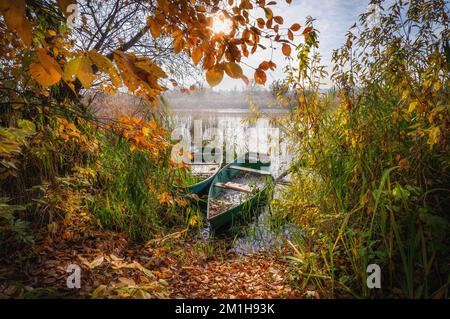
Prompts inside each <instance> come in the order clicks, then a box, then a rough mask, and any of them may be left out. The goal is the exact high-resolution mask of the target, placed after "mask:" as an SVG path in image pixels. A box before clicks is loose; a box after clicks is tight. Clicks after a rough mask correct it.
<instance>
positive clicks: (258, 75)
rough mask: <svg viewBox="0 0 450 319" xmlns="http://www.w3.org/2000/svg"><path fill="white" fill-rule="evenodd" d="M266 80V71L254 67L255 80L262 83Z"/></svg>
mask: <svg viewBox="0 0 450 319" xmlns="http://www.w3.org/2000/svg"><path fill="white" fill-rule="evenodd" d="M266 81H267V76H266V72H264V71H263V70H261V69H256V71H255V82H256V83H258V84H262V85H264V84H265V83H266Z"/></svg>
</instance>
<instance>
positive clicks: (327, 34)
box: [217, 0, 369, 90]
mask: <svg viewBox="0 0 450 319" xmlns="http://www.w3.org/2000/svg"><path fill="white" fill-rule="evenodd" d="M277 2H278V4H277V5H276V6H273V7H272V9H273V11H274V14H275V15H281V16H283V18H284V26H286V27H289V26H290V25H292V24H293V23H295V22H297V23H299V24H300V25H301V26H302V27H303V26H304V24H305V20H306V17H307V16H312V17H313V18H315V19H316V21H315V27H316V28H317V29H318V30H319V31H320V35H319V40H320V53H321V55H322V56H323V64H324V65H331V53H332V51H333V50H334V49H336V48H338V47H339V46H340V45H341V44H342V43H344V42H345V33H346V31H347V30H348V29H349V28H350V27H351V26H352V25H353V24H354V23H355V22H356V21H357V20H358V16H359V14H361V13H363V12H364V11H365V10H366V9H367V6H368V3H369V0H348V1H345V0H293V1H292V3H291V5H287V3H286V2H285V1H284V0H278V1H277ZM301 31H302V30H300V31H299V32H298V33H299V34H300V33H301ZM270 56H271V51H270V50H269V49H267V50H265V51H260V52H257V53H255V54H254V55H253V56H251V57H250V58H249V59H248V60H247V61H245V60H244V61H245V62H246V63H248V64H250V65H252V66H254V67H256V66H258V64H259V62H260V61H262V60H268V59H270ZM274 62H275V63H276V64H277V66H278V67H277V69H276V71H273V72H271V73H270V74H268V78H267V84H270V83H271V82H272V81H273V80H276V79H279V78H282V77H283V72H282V69H283V66H284V65H286V60H285V58H284V56H283V55H282V54H281V51H277V53H275V54H274ZM243 69H244V73H245V74H246V75H247V76H248V77H249V78H253V72H252V70H251V69H249V68H246V67H244V68H243ZM243 85H244V84H243V82H242V81H241V80H234V79H230V78H229V77H227V76H225V77H224V80H223V81H222V83H221V84H220V85H218V86H217V89H220V90H222V89H223V90H228V89H232V88H234V87H237V88H240V87H242V86H243Z"/></svg>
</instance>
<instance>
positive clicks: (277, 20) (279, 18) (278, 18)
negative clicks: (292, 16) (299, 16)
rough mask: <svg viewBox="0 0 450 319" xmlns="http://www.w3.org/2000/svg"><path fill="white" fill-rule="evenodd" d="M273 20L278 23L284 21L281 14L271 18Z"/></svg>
mask: <svg viewBox="0 0 450 319" xmlns="http://www.w3.org/2000/svg"><path fill="white" fill-rule="evenodd" d="M273 19H274V20H275V22H276V23H278V24H283V23H284V19H283V17H281V16H276V17H274V18H273Z"/></svg>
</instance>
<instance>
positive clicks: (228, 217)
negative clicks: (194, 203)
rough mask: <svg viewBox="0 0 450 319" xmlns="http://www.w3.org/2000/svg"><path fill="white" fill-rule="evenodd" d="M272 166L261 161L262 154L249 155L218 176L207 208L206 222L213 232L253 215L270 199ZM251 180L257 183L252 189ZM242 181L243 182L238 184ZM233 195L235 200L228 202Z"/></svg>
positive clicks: (215, 178) (229, 166)
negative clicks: (254, 211)
mask: <svg viewBox="0 0 450 319" xmlns="http://www.w3.org/2000/svg"><path fill="white" fill-rule="evenodd" d="M269 165H270V163H264V162H262V161H261V157H260V154H257V153H247V154H245V155H244V157H241V158H239V159H237V160H235V161H234V162H233V163H231V164H228V165H226V166H224V167H223V168H222V169H221V170H220V171H219V172H218V173H217V175H216V176H215V177H214V179H213V180H212V183H211V187H210V189H209V194H208V206H207V219H208V221H209V223H210V225H211V227H212V228H213V229H215V230H218V229H221V228H223V227H225V226H227V225H229V224H232V223H233V222H234V221H236V220H237V219H239V218H242V217H244V216H246V215H247V214H251V213H252V211H253V210H254V208H255V206H257V204H258V203H259V202H260V201H262V200H264V199H265V198H266V197H267V195H268V194H269V185H270V184H271V183H272V182H273V177H272V175H271V173H270V172H269V171H268V168H269ZM252 179H253V180H255V179H256V180H257V183H256V185H253V187H252V182H251V181H252ZM239 181H242V182H243V183H241V184H240V183H237V182H239ZM258 184H259V185H258ZM238 194H242V195H243V196H242V195H238ZM230 196H231V198H232V200H231V202H227V199H229V197H230ZM232 196H235V197H232Z"/></svg>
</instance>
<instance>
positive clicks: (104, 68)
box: [88, 50, 114, 73]
mask: <svg viewBox="0 0 450 319" xmlns="http://www.w3.org/2000/svg"><path fill="white" fill-rule="evenodd" d="M88 56H89V58H90V59H91V61H92V63H94V64H95V65H96V66H97V68H98V69H99V70H100V71H101V72H105V73H108V72H109V69H110V68H112V67H114V66H113V64H112V62H111V60H110V59H108V58H107V57H105V56H104V55H103V54H100V53H98V52H97V51H96V50H91V51H89V52H88Z"/></svg>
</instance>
